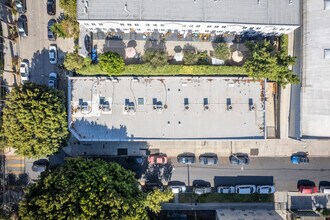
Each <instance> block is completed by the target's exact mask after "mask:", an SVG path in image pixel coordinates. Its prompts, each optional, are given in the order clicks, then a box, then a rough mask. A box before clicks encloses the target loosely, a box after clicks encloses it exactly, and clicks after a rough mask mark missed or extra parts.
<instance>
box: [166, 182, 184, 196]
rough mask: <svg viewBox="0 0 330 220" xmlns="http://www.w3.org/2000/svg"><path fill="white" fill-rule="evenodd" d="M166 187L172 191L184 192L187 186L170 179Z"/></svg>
mask: <svg viewBox="0 0 330 220" xmlns="http://www.w3.org/2000/svg"><path fill="white" fill-rule="evenodd" d="M168 188H169V189H171V190H172V192H173V193H185V192H186V190H187V187H186V186H185V185H184V183H183V184H182V183H178V181H176V182H175V181H171V182H169V183H168Z"/></svg>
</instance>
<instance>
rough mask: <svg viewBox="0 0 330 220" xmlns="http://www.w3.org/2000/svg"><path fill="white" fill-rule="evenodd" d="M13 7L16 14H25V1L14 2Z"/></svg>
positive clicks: (17, 0)
mask: <svg viewBox="0 0 330 220" xmlns="http://www.w3.org/2000/svg"><path fill="white" fill-rule="evenodd" d="M15 7H16V10H17V12H18V13H20V14H24V13H25V12H26V0H15Z"/></svg>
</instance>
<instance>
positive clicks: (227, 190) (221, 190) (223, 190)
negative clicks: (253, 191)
mask: <svg viewBox="0 0 330 220" xmlns="http://www.w3.org/2000/svg"><path fill="white" fill-rule="evenodd" d="M217 192H218V193H222V194H232V193H236V190H235V186H218V188H217Z"/></svg>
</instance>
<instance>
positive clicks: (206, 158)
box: [199, 154, 218, 165]
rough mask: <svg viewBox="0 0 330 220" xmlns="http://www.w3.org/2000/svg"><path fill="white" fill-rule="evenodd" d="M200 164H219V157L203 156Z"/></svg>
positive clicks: (214, 155)
mask: <svg viewBox="0 0 330 220" xmlns="http://www.w3.org/2000/svg"><path fill="white" fill-rule="evenodd" d="M199 163H200V164H203V165H215V164H218V156H217V155H216V154H203V155H200V156H199Z"/></svg>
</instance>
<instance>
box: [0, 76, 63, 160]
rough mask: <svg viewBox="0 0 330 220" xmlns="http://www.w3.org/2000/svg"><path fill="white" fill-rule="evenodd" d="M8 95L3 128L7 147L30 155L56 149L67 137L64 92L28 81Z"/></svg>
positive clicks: (38, 154) (50, 151)
mask: <svg viewBox="0 0 330 220" xmlns="http://www.w3.org/2000/svg"><path fill="white" fill-rule="evenodd" d="M6 98H7V100H6V105H5V108H4V109H3V125H2V130H3V135H4V138H5V141H6V145H7V147H12V148H15V149H16V153H18V154H20V155H24V156H27V157H31V158H39V157H44V156H47V155H51V154H53V153H55V152H57V151H58V150H59V148H60V147H61V146H62V144H63V143H64V142H65V141H66V139H67V137H68V130H67V118H66V117H67V115H66V110H65V98H64V93H63V92H62V91H59V90H55V89H50V88H48V87H46V86H44V85H37V84H33V83H27V84H24V85H23V87H18V88H14V89H13V90H12V91H11V92H10V93H9V94H7V96H6Z"/></svg>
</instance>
